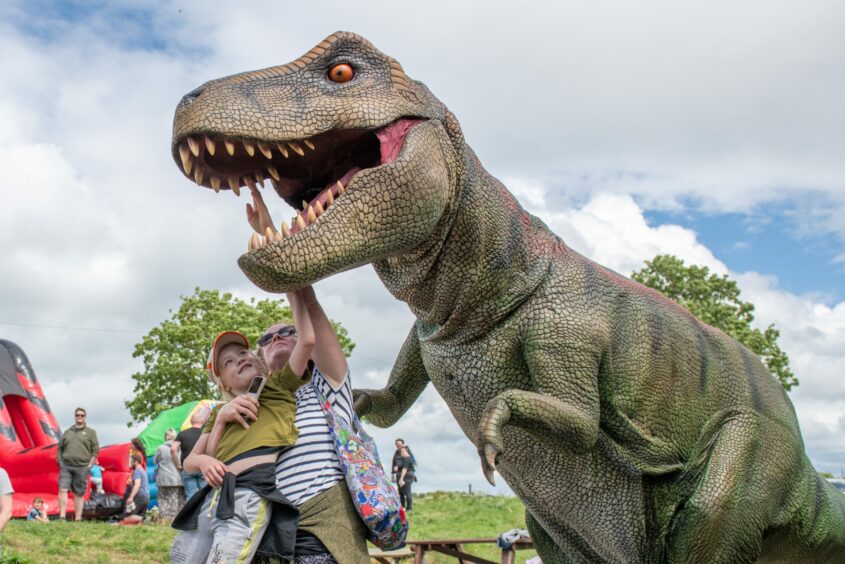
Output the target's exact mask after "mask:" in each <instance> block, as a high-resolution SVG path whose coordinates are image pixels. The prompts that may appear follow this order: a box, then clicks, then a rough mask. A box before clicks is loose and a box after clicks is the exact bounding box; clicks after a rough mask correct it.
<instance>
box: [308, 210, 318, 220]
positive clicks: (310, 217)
mask: <svg viewBox="0 0 845 564" xmlns="http://www.w3.org/2000/svg"><path fill="white" fill-rule="evenodd" d="M315 221H317V214H316V213H315V212H314V206H308V223H309V224H311V223H314V222H315Z"/></svg>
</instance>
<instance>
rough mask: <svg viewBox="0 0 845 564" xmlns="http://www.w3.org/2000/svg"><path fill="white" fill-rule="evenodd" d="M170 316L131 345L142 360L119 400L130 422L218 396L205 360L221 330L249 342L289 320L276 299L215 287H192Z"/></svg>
mask: <svg viewBox="0 0 845 564" xmlns="http://www.w3.org/2000/svg"><path fill="white" fill-rule="evenodd" d="M181 299H182V304H181V305H180V306H179V309H178V311H176V312H175V313H174V312H173V310H170V313H171V316H170V319H167V320H165V321H163V322H161V324H160V325H158V326H157V327H154V328H153V329H152V330H150V332H149V333H147V334H146V335H144V337H143V338H142V339H141V342H140V343H137V344H136V345H135V351H134V352H133V353H132V356H133V357H134V358H138V357H141V358H142V359H143V360H144V371H143V372H138V373H136V374H133V375H132V379H133V380H135V388H134V389H133V392H134V397H133V398H132V399H131V400H128V401H126V402H125V405H126V408H127V409H128V410H129V414H130V415H131V416H132V418H133V421H143V420H145V419H149V418H152V417H155V416H156V415H158V414H159V413H160V412H161V411H163V410H165V409H169V408H171V407H175V406H177V405H182V404H183V403H185V402H188V401H193V400H199V399H219V396H218V394H217V390H216V388H215V386H214V385H213V384H212V383H211V382H209V380H208V371H207V370H206V363H207V361H208V353H209V351H210V350H211V343H212V341H213V340H214V337H216V336H217V334H218V333H220V332H221V331H229V330H237V331H240V332H241V333H243V334H244V335H245V336H246V337H247V339H249V342H250V343H252V344H255V342H256V341H257V340H258V338H259V337H260V336H261V335H262V333H263V331H264V329H266V328H267V327H269V326H270V325H272V324H273V323H275V322H277V321H278V320H280V319H291V311H290V308H289V307H288V306H287V305H283V303H282V301H281V300H259V301H256V300H255V298H251V299H250V300H249V301H248V302H246V301H244V300H241V299H239V298H235V297H233V296H232V294H228V293H227V294H220V292H219V291H217V290H202V289H200V288H195V289H194V294H193V295H192V296H188V297H185V296H182V297H181ZM332 325H333V327H334V329H335V332H336V333H337V335H338V338H339V340H340V345H341V348H342V349H343V352H344V354H345V355H346V356H349V355H350V354H351V353H352V349H354V348H355V343H353V342H352V341H351V340H350V339H349V336H348V334H347V332H346V329H344V328H343V327H342V326H341V325H340V324H338V323H335V322H332Z"/></svg>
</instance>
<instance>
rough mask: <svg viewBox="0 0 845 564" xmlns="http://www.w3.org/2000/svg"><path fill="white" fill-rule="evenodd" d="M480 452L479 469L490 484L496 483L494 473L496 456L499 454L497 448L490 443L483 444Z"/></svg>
mask: <svg viewBox="0 0 845 564" xmlns="http://www.w3.org/2000/svg"><path fill="white" fill-rule="evenodd" d="M479 454H481V470H482V471H483V472H484V477H485V478H487V481H488V482H490V485H491V486H495V485H496V479H495V477H494V473H495V471H496V457H498V456H499V449H498V448H496V447H495V446H493V445H491V444H490V443H486V444H485V445H484V451H483V452H480V453H479Z"/></svg>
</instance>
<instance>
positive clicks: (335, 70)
mask: <svg viewBox="0 0 845 564" xmlns="http://www.w3.org/2000/svg"><path fill="white" fill-rule="evenodd" d="M353 76H355V71H354V70H352V65H350V64H348V63H340V64H339V65H335V66H333V67H332V68H330V69H329V80H331V81H332V82H349V81H350V80H352V77H353Z"/></svg>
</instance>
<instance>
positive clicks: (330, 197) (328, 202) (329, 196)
mask: <svg viewBox="0 0 845 564" xmlns="http://www.w3.org/2000/svg"><path fill="white" fill-rule="evenodd" d="M333 203H334V194H332V189H331V188H329V189H328V191H326V205H329V206H330V205H332V204H333Z"/></svg>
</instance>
